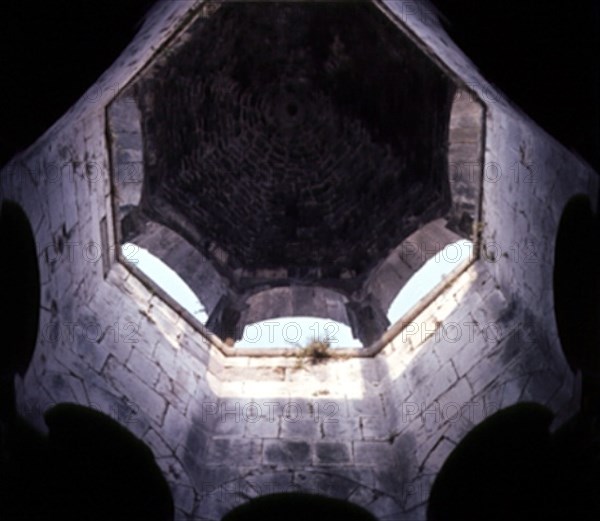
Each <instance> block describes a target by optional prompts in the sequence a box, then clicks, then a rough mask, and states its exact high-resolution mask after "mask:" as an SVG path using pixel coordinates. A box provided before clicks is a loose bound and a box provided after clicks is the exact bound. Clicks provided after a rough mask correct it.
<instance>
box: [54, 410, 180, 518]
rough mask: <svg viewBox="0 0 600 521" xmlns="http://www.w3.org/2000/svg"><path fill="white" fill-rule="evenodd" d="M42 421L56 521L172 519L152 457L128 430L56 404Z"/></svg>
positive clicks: (102, 416)
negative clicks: (56, 514) (53, 483)
mask: <svg viewBox="0 0 600 521" xmlns="http://www.w3.org/2000/svg"><path fill="white" fill-rule="evenodd" d="M44 419H45V421H46V424H47V425H48V429H49V434H48V451H49V456H48V463H49V464H50V465H51V466H52V469H51V470H50V469H49V472H50V473H51V474H50V475H52V476H53V479H54V481H55V485H54V487H56V488H55V489H54V491H53V494H52V496H53V497H51V498H50V504H49V507H50V508H53V509H55V510H52V511H54V512H56V513H60V514H61V515H60V518H61V519H81V518H82V517H85V518H87V519H92V520H94V519H98V520H100V519H123V520H125V519H136V518H140V519H149V520H156V521H169V520H172V519H173V516H174V505H173V499H172V496H171V492H170V490H169V487H168V484H167V482H166V480H165V479H164V477H163V475H162V472H161V470H160V468H159V467H158V465H157V464H156V461H155V459H154V455H153V454H152V452H151V450H150V449H149V448H148V446H147V445H146V444H145V443H144V442H142V441H141V440H139V439H138V438H137V437H136V436H135V435H134V434H132V433H131V432H130V431H129V430H127V429H126V428H125V427H123V426H122V425H121V424H119V423H118V422H117V421H116V420H114V419H113V418H111V417H109V416H107V415H106V414H104V413H102V412H100V411H97V410H94V409H91V408H88V407H84V406H81V405H76V404H72V403H61V404H58V405H55V406H54V407H52V408H51V409H49V410H48V411H46V413H45V414H44ZM51 517H54V516H51Z"/></svg>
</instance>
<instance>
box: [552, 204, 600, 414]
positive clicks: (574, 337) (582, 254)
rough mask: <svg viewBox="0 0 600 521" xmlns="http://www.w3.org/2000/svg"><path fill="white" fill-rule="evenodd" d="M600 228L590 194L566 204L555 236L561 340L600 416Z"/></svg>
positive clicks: (586, 404) (588, 407) (586, 399)
mask: <svg viewBox="0 0 600 521" xmlns="http://www.w3.org/2000/svg"><path fill="white" fill-rule="evenodd" d="M599 255H600V231H599V226H598V221H597V218H596V216H595V215H594V213H593V211H592V207H591V202H590V200H589V198H588V197H587V196H584V195H578V196H575V197H573V198H572V199H571V200H570V201H569V202H568V203H567V205H566V206H565V209H564V211H563V214H562V216H561V219H560V223H559V227H558V234H557V237H556V249H555V257H554V281H553V283H554V309H555V314H556V324H557V327H558V334H559V338H560V342H561V345H562V348H563V352H564V354H565V358H566V359H567V362H568V363H569V366H570V367H571V369H572V370H573V371H575V372H576V371H579V370H580V371H581V372H582V380H583V388H584V389H583V391H584V392H583V402H582V406H583V408H584V410H585V411H586V412H589V413H590V414H593V415H595V416H598V415H599V414H600V383H599V382H600V334H599V332H598V321H599V319H600V301H599V299H598V296H599V295H600V273H599V270H598V257H599Z"/></svg>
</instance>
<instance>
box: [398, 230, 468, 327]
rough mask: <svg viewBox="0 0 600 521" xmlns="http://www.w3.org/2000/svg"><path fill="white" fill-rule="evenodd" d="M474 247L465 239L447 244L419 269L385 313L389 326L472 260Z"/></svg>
mask: <svg viewBox="0 0 600 521" xmlns="http://www.w3.org/2000/svg"><path fill="white" fill-rule="evenodd" d="M473 252H474V246H473V243H472V242H471V241H469V240H467V239H463V240H460V241H457V242H455V243H452V244H448V245H447V246H446V247H444V248H443V249H442V250H441V251H440V252H438V253H436V254H435V256H433V257H431V258H430V259H428V260H427V262H425V264H423V266H421V268H419V270H418V271H417V272H416V273H415V274H414V275H412V276H411V277H410V279H409V280H408V281H407V283H406V284H405V285H404V286H403V287H402V289H401V290H400V291H399V292H398V294H397V295H396V297H395V298H394V300H393V301H392V303H391V304H390V307H389V309H388V312H387V317H388V320H389V321H390V324H394V323H396V322H397V321H398V320H400V319H401V318H402V317H403V316H404V315H406V313H407V312H408V311H409V310H410V309H411V308H413V307H414V306H416V305H418V304H419V302H421V301H422V299H424V298H425V297H426V296H427V295H428V294H430V293H431V292H432V291H433V290H434V289H435V288H436V287H437V286H438V285H439V284H441V283H442V282H443V281H444V279H446V277H448V276H449V275H450V274H451V273H452V272H453V271H454V270H455V269H456V268H457V267H458V266H460V265H463V264H464V263H466V262H468V261H470V260H472V259H473Z"/></svg>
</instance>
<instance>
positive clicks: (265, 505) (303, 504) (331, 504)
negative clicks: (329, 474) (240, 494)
mask: <svg viewBox="0 0 600 521" xmlns="http://www.w3.org/2000/svg"><path fill="white" fill-rule="evenodd" d="M257 519H260V520H261V521H281V520H282V519H285V520H286V521H307V520H310V519H313V520H317V519H318V520H321V519H331V520H334V519H340V520H342V519H343V520H344V521H376V519H375V517H373V515H372V514H371V513H369V512H367V511H366V510H365V509H363V508H361V507H359V506H357V505H354V504H352V503H349V502H348V501H343V500H341V499H332V498H328V497H324V496H319V495H316V494H304V493H282V494H269V495H266V496H261V497H259V498H256V499H252V500H251V501H249V502H248V503H245V504H243V505H241V506H239V507H237V508H235V509H234V510H232V511H231V512H229V513H228V514H227V515H225V516H224V517H223V519H222V521H254V520H257Z"/></svg>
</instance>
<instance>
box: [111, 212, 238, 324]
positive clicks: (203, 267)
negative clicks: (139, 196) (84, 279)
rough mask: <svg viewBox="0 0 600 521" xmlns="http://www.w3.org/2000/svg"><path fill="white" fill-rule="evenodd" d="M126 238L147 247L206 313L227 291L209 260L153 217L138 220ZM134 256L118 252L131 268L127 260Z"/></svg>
mask: <svg viewBox="0 0 600 521" xmlns="http://www.w3.org/2000/svg"><path fill="white" fill-rule="evenodd" d="M127 240H128V241H129V242H131V243H133V244H135V245H136V246H138V247H140V248H144V249H145V250H148V252H150V253H151V254H152V255H154V256H155V257H157V258H159V259H160V260H161V261H163V262H164V263H165V264H166V265H167V266H169V267H170V268H171V269H173V270H174V271H175V272H176V273H177V274H178V275H179V276H180V277H181V279H182V280H183V281H185V283H186V284H187V285H188V286H189V287H190V289H191V290H192V291H193V292H194V293H195V294H196V295H197V296H198V298H199V299H200V301H201V302H202V304H203V305H204V307H205V308H206V311H207V313H208V314H209V315H210V313H212V312H213V311H214V309H215V308H216V307H217V304H218V302H219V300H220V299H221V298H222V297H223V295H225V294H227V291H228V290H227V287H228V286H227V284H226V283H225V281H224V280H223V278H222V277H221V276H220V275H219V273H218V272H217V270H216V269H215V268H214V267H213V265H212V263H211V262H209V261H208V259H206V257H204V255H202V254H201V253H200V252H198V251H197V250H196V249H195V248H194V247H193V246H192V245H191V244H190V243H189V242H188V241H186V240H185V239H184V238H183V237H181V236H180V235H179V234H178V233H176V232H174V231H173V230H171V229H170V228H168V227H166V226H163V225H162V224H160V223H157V222H155V221H145V222H143V223H138V228H137V230H136V231H135V233H134V234H133V235H132V236H131V237H128V238H127ZM134 257H135V253H133V256H132V258H125V257H123V256H121V259H122V262H123V263H124V264H125V265H126V266H128V267H129V268H132V267H133V269H134V270H135V264H134V263H132V262H131V261H133V260H135V259H134ZM138 275H139V274H138Z"/></svg>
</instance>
